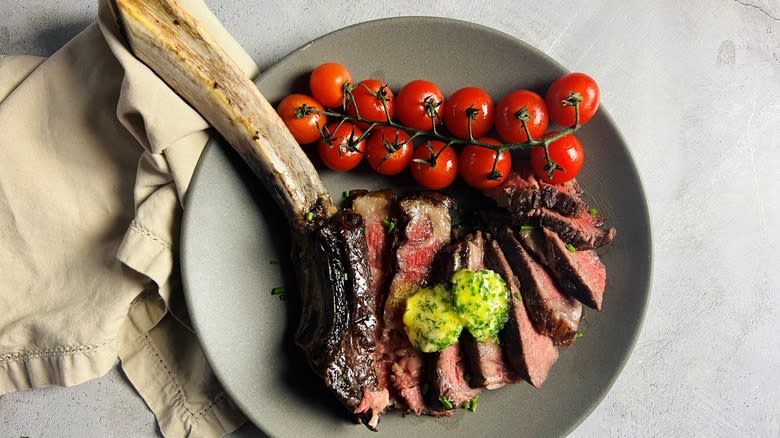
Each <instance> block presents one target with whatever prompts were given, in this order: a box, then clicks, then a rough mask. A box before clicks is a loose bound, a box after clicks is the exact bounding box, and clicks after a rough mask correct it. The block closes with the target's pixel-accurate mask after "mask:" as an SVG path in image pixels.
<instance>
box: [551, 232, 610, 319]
mask: <svg viewBox="0 0 780 438" xmlns="http://www.w3.org/2000/svg"><path fill="white" fill-rule="evenodd" d="M543 233H544V238H545V241H546V243H547V248H548V249H547V254H548V256H547V266H548V267H549V268H550V270H551V271H552V273H553V274H554V275H555V278H556V279H557V280H558V285H560V286H561V289H563V291H564V292H566V293H567V294H568V295H570V296H572V297H574V298H576V299H578V300H579V301H580V302H581V303H583V304H585V305H586V306H589V307H592V308H594V309H597V310H601V303H602V298H603V296H604V288H605V287H606V283H607V271H606V269H605V268H604V264H603V263H601V260H600V259H599V256H598V254H596V252H595V251H593V250H576V251H570V250H569V249H568V248H567V247H566V244H565V243H564V242H563V240H561V238H560V237H558V235H557V234H555V233H554V232H552V231H550V230H548V229H546V228H545V229H543Z"/></svg>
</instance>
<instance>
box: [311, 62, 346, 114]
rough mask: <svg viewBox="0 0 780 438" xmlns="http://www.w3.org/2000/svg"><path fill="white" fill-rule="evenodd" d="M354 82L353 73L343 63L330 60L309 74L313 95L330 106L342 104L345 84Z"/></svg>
mask: <svg viewBox="0 0 780 438" xmlns="http://www.w3.org/2000/svg"><path fill="white" fill-rule="evenodd" d="M351 83H352V74H351V73H350V72H349V70H347V68H346V67H344V66H343V65H341V64H336V63H334V62H329V63H326V64H321V65H319V66H317V68H315V69H314V70H312V72H311V76H309V89H310V90H311V94H312V96H314V98H315V99H317V100H318V101H319V102H320V103H321V104H323V105H324V106H327V107H329V108H333V107H337V106H341V104H342V102H343V101H344V84H351Z"/></svg>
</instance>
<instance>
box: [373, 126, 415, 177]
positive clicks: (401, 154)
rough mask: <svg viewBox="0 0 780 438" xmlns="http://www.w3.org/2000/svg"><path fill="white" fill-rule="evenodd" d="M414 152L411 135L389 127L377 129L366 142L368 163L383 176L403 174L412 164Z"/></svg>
mask: <svg viewBox="0 0 780 438" xmlns="http://www.w3.org/2000/svg"><path fill="white" fill-rule="evenodd" d="M413 152H414V145H413V144H412V142H411V141H410V140H409V134H407V133H406V132H404V131H401V130H400V129H395V128H391V127H389V126H383V127H380V128H375V131H373V132H372V133H371V135H370V136H369V137H368V140H366V161H368V165H369V166H371V168H372V169H374V170H376V171H377V173H380V174H382V175H396V174H399V173H401V172H403V171H404V169H406V168H407V167H408V166H409V163H411V162H412V153H413Z"/></svg>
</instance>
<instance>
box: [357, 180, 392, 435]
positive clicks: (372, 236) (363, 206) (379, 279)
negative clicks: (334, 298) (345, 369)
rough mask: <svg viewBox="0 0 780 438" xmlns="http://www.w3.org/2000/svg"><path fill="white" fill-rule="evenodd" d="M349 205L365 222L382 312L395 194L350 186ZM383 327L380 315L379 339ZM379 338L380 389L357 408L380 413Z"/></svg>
mask: <svg viewBox="0 0 780 438" xmlns="http://www.w3.org/2000/svg"><path fill="white" fill-rule="evenodd" d="M350 200H351V207H352V210H353V211H354V212H355V213H358V214H360V215H361V216H362V217H363V220H364V222H365V234H366V244H367V248H368V257H367V260H368V265H369V268H370V272H371V282H370V285H369V290H368V293H369V294H371V295H372V296H373V297H374V300H375V304H376V311H377V314H378V315H382V314H383V313H384V306H385V292H386V290H387V282H388V279H389V277H390V274H391V273H392V247H393V236H394V233H391V232H389V224H390V223H392V222H393V221H397V212H396V211H395V201H396V200H395V194H393V192H392V191H390V190H382V191H377V192H368V191H365V190H352V191H351V192H350ZM383 329H384V324H383V318H379V324H378V325H377V340H381V335H382V332H383ZM384 347H385V346H384V344H383V343H382V342H377V345H376V352H375V356H376V361H377V363H379V364H381V365H380V367H379V371H378V378H379V389H378V390H376V391H371V392H367V393H366V394H365V395H364V399H363V402H362V403H361V405H360V406H359V407H358V409H361V410H357V411H356V412H358V413H361V412H363V411H362V409H366V410H367V412H371V413H377V412H378V413H382V412H384V411H385V410H386V408H387V407H389V406H390V405H391V402H390V395H389V392H388V380H389V378H388V373H389V369H388V367H387V365H386V364H385V363H384V362H383V357H384V356H385V348H384ZM378 421H379V417H378V415H375V418H371V419H370V420H369V422H368V423H367V424H368V425H369V426H372V427H376V424H375V423H378Z"/></svg>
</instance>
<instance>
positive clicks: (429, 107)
mask: <svg viewBox="0 0 780 438" xmlns="http://www.w3.org/2000/svg"><path fill="white" fill-rule="evenodd" d="M396 113H397V114H398V120H400V121H401V123H403V124H404V125H406V126H408V127H410V128H414V129H418V130H420V131H430V130H431V129H433V123H435V124H436V125H439V124H440V123H441V115H442V114H443V113H444V94H442V92H441V89H439V87H438V86H436V84H434V83H433V82H428V81H423V80H419V79H418V80H416V81H412V82H409V83H408V84H406V85H404V87H403V88H401V91H399V92H398V96H397V97H396ZM431 116H433V117H431ZM432 121H433V123H432Z"/></svg>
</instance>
